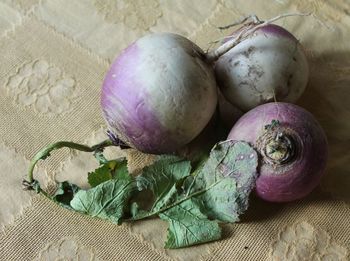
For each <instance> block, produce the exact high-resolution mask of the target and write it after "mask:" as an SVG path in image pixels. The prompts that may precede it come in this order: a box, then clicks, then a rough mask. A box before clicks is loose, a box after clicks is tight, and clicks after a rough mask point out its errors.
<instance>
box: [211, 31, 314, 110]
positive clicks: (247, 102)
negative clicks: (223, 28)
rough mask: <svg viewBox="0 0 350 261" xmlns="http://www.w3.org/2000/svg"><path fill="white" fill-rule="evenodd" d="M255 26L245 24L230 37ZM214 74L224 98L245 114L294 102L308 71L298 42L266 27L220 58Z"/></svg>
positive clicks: (287, 35)
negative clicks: (265, 105) (266, 105)
mask: <svg viewBox="0 0 350 261" xmlns="http://www.w3.org/2000/svg"><path fill="white" fill-rule="evenodd" d="M254 27H256V25H255V24H253V25H252V24H248V25H246V26H244V27H243V28H241V29H240V30H238V31H237V32H235V33H234V34H233V35H232V38H235V37H237V35H239V34H241V33H244V31H248V30H250V29H252V28H254ZM228 39H229V40H230V39H231V38H228ZM226 42H227V41H226ZM215 75H216V79H217V82H218V85H219V87H220V89H221V91H222V93H223V94H224V96H225V97H226V99H227V100H228V101H229V102H231V103H232V104H233V105H235V106H237V107H238V108H239V109H241V110H243V111H248V110H250V109H252V108H254V107H256V106H258V105H260V104H263V103H267V102H271V101H276V100H277V101H281V102H291V103H294V102H295V101H297V99H298V98H299V97H300V96H301V94H302V93H303V91H304V89H305V87H306V84H307V81H308V75H309V68H308V63H307V60H306V56H305V53H304V51H303V48H302V46H301V44H300V43H299V41H298V40H297V39H296V38H295V37H294V36H293V35H292V34H291V33H289V32H288V31H287V30H285V29H284V28H282V27H280V26H277V25H274V24H267V25H264V26H261V27H259V28H258V29H256V30H255V31H254V32H253V33H251V34H250V35H248V36H246V37H245V39H243V40H242V41H240V42H239V43H238V44H237V45H235V46H234V47H233V48H230V50H229V51H227V52H226V53H224V54H222V55H220V56H219V57H218V60H217V61H216V63H215Z"/></svg>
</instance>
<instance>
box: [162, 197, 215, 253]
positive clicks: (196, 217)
mask: <svg viewBox="0 0 350 261" xmlns="http://www.w3.org/2000/svg"><path fill="white" fill-rule="evenodd" d="M159 217H160V218H161V219H163V220H166V221H168V222H169V228H168V236H167V241H166V243H165V247H166V248H180V247H185V246H190V245H195V244H200V243H205V242H209V241H213V240H217V239H219V238H220V237H221V229H220V227H219V225H218V223H217V222H215V221H210V220H208V218H207V217H206V216H205V215H204V214H203V213H201V211H200V209H199V207H198V206H197V205H196V204H195V203H194V202H193V201H191V200H186V201H184V202H182V203H181V204H179V205H177V206H175V207H172V208H170V209H169V210H167V211H164V212H162V213H161V214H159Z"/></svg>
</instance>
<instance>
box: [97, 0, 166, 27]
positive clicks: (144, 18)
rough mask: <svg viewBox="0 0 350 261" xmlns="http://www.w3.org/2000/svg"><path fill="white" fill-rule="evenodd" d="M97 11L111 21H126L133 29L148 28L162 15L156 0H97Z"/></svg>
mask: <svg viewBox="0 0 350 261" xmlns="http://www.w3.org/2000/svg"><path fill="white" fill-rule="evenodd" d="M95 6H96V9H97V11H98V12H99V13H100V14H102V15H103V16H104V19H105V20H106V21H107V22H109V23H124V24H125V25H127V26H129V27H130V28H132V29H139V28H141V29H143V30H148V29H149V28H150V27H151V26H153V25H155V24H156V22H157V20H158V18H159V17H161V16H162V12H161V10H160V8H159V3H158V1H156V0H150V1H143V0H134V1H128V0H117V1H115V0H95Z"/></svg>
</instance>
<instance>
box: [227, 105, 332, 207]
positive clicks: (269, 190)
mask: <svg viewBox="0 0 350 261" xmlns="http://www.w3.org/2000/svg"><path fill="white" fill-rule="evenodd" d="M228 139H233V140H242V141H246V142H248V143H250V144H251V145H253V146H254V147H255V148H256V150H257V151H258V152H259V153H260V155H261V162H260V166H259V172H260V176H259V177H258V179H257V182H256V193H257V195H258V196H260V197H261V198H263V199H265V200H267V201H272V202H287V201H292V200H296V199H300V198H302V197H304V196H306V195H307V194H308V193H310V192H311V191H312V190H313V189H314V188H315V187H316V186H317V184H318V183H319V181H320V178H321V176H322V174H323V173H324V170H325V166H326V161H327V156H328V147H327V139H326V136H325V133H324V131H323V130H322V128H321V126H320V125H319V123H318V122H317V121H316V119H315V118H314V117H313V116H312V114H311V113H309V112H308V111H306V110H304V109H302V108H301V107H299V106H297V105H293V104H289V103H280V102H278V103H268V104H264V105H260V106H258V107H256V108H254V109H253V110H251V111H249V112H247V113H246V114H244V115H243V116H242V117H241V118H240V119H239V120H238V122H237V123H236V124H235V125H234V127H233V128H232V130H231V132H230V134H229V135H228Z"/></svg>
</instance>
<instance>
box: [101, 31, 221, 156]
mask: <svg viewBox="0 0 350 261" xmlns="http://www.w3.org/2000/svg"><path fill="white" fill-rule="evenodd" d="M101 105H102V109H103V115H104V117H105V119H106V121H107V123H108V125H109V129H110V131H111V132H112V133H113V134H114V135H115V136H118V138H119V139H121V140H122V141H124V142H125V143H127V144H129V145H130V146H132V147H134V148H136V149H138V150H140V151H143V152H148V153H164V152H172V151H174V150H176V149H178V148H180V147H181V146H183V145H185V144H187V143H189V142H190V141H191V140H193V139H194V138H195V137H196V136H197V135H198V134H199V133H200V132H201V131H202V130H203V129H204V127H205V126H206V125H207V123H208V122H209V120H210V119H211V117H212V116H213V113H214V111H215V108H216V105H217V86H216V82H215V77H214V72H213V70H212V68H211V67H210V66H209V65H208V64H207V63H206V62H205V54H204V52H203V51H202V50H201V49H200V48H199V47H198V46H196V45H195V44H194V43H192V42H191V41H190V40H188V39H186V38H185V37H182V36H180V35H176V34H171V33H156V34H150V35H147V36H144V37H142V38H140V39H139V40H137V41H136V42H134V43H133V44H131V45H130V46H129V47H127V48H126V49H125V50H124V51H123V52H122V53H121V54H120V55H119V57H117V59H116V60H115V62H114V63H113V64H112V66H111V68H110V70H109V72H108V73H107V75H106V77H105V80H104V83H103V88H102V94H101Z"/></svg>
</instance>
